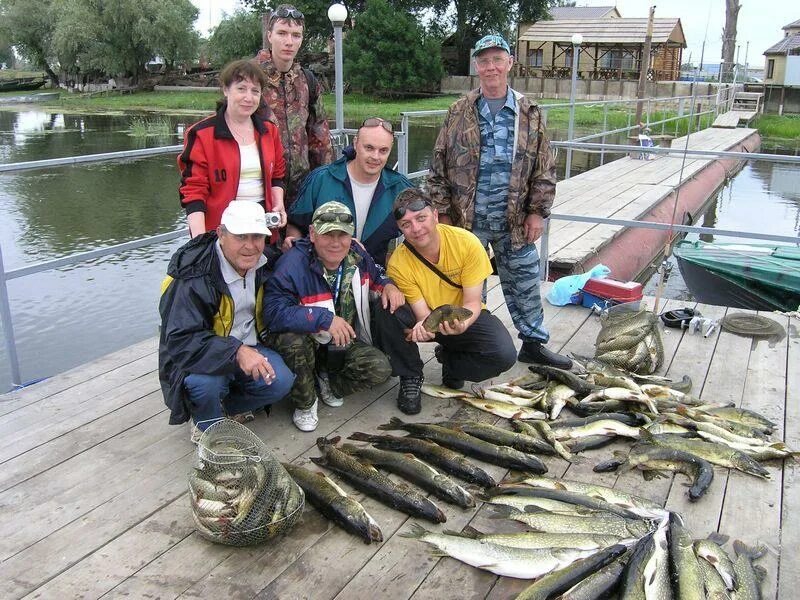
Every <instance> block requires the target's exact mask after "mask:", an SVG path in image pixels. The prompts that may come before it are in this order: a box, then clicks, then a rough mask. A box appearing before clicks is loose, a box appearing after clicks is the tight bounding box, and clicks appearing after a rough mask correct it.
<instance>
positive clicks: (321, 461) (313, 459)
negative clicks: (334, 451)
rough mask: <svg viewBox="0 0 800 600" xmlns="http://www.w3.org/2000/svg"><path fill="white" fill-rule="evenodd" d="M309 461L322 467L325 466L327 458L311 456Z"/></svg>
mask: <svg viewBox="0 0 800 600" xmlns="http://www.w3.org/2000/svg"><path fill="white" fill-rule="evenodd" d="M311 462H313V463H314V464H315V465H320V466H323V467H324V466H327V464H328V459H327V458H325V457H324V456H312V457H311Z"/></svg>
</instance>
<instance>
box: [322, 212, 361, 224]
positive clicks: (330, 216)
mask: <svg viewBox="0 0 800 600" xmlns="http://www.w3.org/2000/svg"><path fill="white" fill-rule="evenodd" d="M336 221H339V223H352V222H353V215H351V214H350V213H334V212H331V213H322V214H321V215H317V217H316V218H315V219H314V223H334V222H336Z"/></svg>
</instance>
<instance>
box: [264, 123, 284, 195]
mask: <svg viewBox="0 0 800 600" xmlns="http://www.w3.org/2000/svg"><path fill="white" fill-rule="evenodd" d="M268 127H269V131H270V134H271V135H272V140H273V142H272V145H273V149H274V152H275V168H274V169H273V170H272V181H273V184H272V185H277V186H279V187H283V178H284V177H286V160H285V159H284V158H283V144H282V143H281V134H280V132H279V131H278V128H277V127H275V125H274V124H273V123H268Z"/></svg>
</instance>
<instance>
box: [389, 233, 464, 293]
mask: <svg viewBox="0 0 800 600" xmlns="http://www.w3.org/2000/svg"><path fill="white" fill-rule="evenodd" d="M403 245H404V246H405V247H406V248H408V250H409V252H411V254H413V255H414V256H416V257H417V258H418V259H419V261H420V262H421V263H422V264H423V265H425V266H426V267H428V268H429V269H430V270H431V271H433V272H434V273H436V274H437V275H438V276H439V277H441V278H442V280H443V281H444V282H445V283H447V284H449V285H452V286H453V287H454V288H458V289H459V290H461V289H464V288H463V287H462V286H460V285H458V284H457V283H456V282H455V281H453V280H452V279H450V278H449V277H448V276H447V275H445V274H444V273H442V272H441V271H440V270H439V269H437V268H436V267H435V266H434V265H433V264H432V263H431V262H430V261H428V259H427V258H425V257H424V256H422V254H420V253H419V252H417V249H416V248H414V246H412V245H411V244H409V243H408V241H407V240H403Z"/></svg>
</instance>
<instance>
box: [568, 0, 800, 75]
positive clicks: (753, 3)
mask: <svg viewBox="0 0 800 600" xmlns="http://www.w3.org/2000/svg"><path fill="white" fill-rule="evenodd" d="M740 2H741V5H742V8H741V10H740V11H739V20H738V23H737V33H736V43H737V44H739V45H741V50H740V54H739V62H741V63H743V64H744V62H745V50H746V48H747V42H748V41H749V42H750V52H749V56H748V59H747V62H748V63H749V65H750V66H752V67H754V68H760V67H763V66H764V50H766V49H767V48H769V47H770V46H772V45H773V44H775V43H777V42H779V41H780V40H781V38H783V34H784V31H783V30H782V29H781V27H783V26H784V25H788V24H789V23H792V22H794V21H796V20H798V19H800V2H797V0H740ZM654 4H655V7H656V17H657V18H658V17H678V18H680V20H681V25H682V26H683V33H684V35H685V36H686V44H687V46H688V47H687V48H686V49H685V50H684V51H683V52H684V54H683V60H684V62H688V60H689V53H691V55H692V61H693V62H694V63H695V64H697V63H699V62H700V51H701V48H702V46H703V39H704V38H705V40H706V49H705V54H704V56H703V62H704V63H719V62H720V54H721V52H722V40H721V38H722V28H723V27H724V25H725V0H661V1H660V2H659V1H657V0H653V1H648V0H616V2H615V1H614V0H578V2H577V6H616V7H617V10H618V11H619V12H620V14H621V15H622V16H623V17H640V18H647V15H648V14H649V11H650V7H651V6H653V5H654ZM706 30H708V33H707V34H706Z"/></svg>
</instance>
